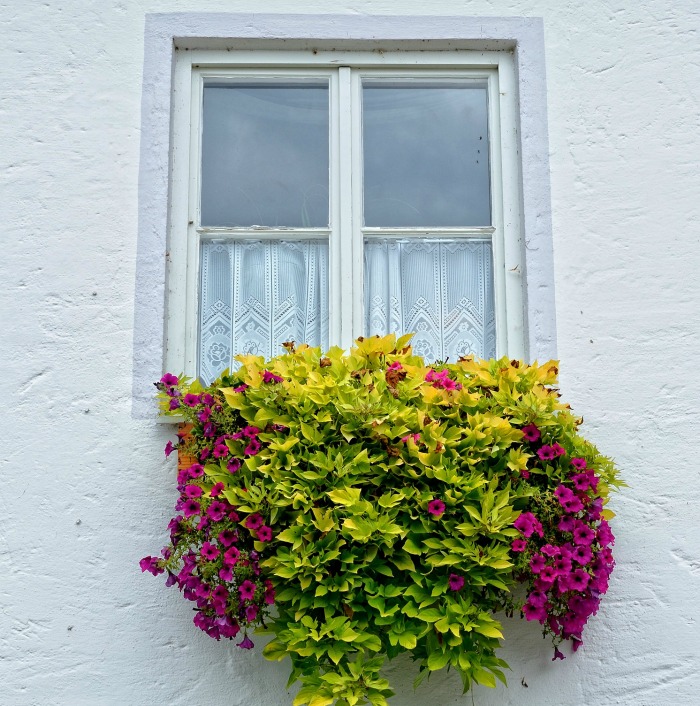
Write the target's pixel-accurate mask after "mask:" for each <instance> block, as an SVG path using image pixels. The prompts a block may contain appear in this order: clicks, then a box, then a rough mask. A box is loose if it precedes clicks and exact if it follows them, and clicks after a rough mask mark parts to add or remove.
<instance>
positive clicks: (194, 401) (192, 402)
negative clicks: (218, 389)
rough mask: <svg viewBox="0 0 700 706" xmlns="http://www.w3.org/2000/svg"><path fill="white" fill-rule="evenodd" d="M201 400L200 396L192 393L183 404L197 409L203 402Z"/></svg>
mask: <svg viewBox="0 0 700 706" xmlns="http://www.w3.org/2000/svg"><path fill="white" fill-rule="evenodd" d="M201 401H202V400H201V398H200V396H199V395H195V394H193V393H191V392H188V393H187V394H186V395H185V396H184V397H183V398H182V402H183V403H184V404H186V405H187V406H188V407H196V406H197V405H198V404H200V402H201Z"/></svg>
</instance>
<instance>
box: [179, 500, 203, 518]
mask: <svg viewBox="0 0 700 706" xmlns="http://www.w3.org/2000/svg"><path fill="white" fill-rule="evenodd" d="M201 509H202V508H201V506H200V505H199V503H198V502H197V501H196V500H188V501H187V502H186V503H185V504H184V505H183V506H182V514H183V515H184V516H185V517H194V516H195V515H198V514H199V512H200V510H201Z"/></svg>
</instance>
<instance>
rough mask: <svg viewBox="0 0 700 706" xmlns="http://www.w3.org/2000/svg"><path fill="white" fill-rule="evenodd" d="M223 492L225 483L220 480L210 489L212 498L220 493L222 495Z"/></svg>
mask: <svg viewBox="0 0 700 706" xmlns="http://www.w3.org/2000/svg"><path fill="white" fill-rule="evenodd" d="M223 492H224V484H223V483H221V482H220V481H219V482H218V483H214V485H213V486H212V488H211V490H210V491H209V495H211V497H212V498H216V497H218V496H219V495H221V493H223Z"/></svg>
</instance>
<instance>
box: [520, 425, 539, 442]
mask: <svg viewBox="0 0 700 706" xmlns="http://www.w3.org/2000/svg"><path fill="white" fill-rule="evenodd" d="M520 431H522V433H523V438H524V439H525V441H530V442H533V441H537V440H538V439H539V438H540V437H541V436H542V434H541V433H540V430H539V429H538V428H537V427H536V426H535V425H534V424H527V425H526V426H524V427H523V428H522V429H521V430H520Z"/></svg>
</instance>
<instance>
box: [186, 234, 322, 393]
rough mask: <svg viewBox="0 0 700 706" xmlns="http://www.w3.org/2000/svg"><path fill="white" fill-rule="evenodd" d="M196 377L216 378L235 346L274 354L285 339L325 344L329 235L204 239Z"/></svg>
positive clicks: (237, 349)
mask: <svg viewBox="0 0 700 706" xmlns="http://www.w3.org/2000/svg"><path fill="white" fill-rule="evenodd" d="M200 293H201V299H200V315H199V377H200V379H201V380H202V381H203V382H205V383H208V382H211V381H212V380H213V379H214V378H216V377H217V375H218V374H219V373H221V371H223V370H224V369H225V368H228V367H230V366H231V365H232V357H233V355H236V354H238V353H246V354H247V353H252V354H254V355H263V356H265V357H271V356H274V355H278V354H279V353H281V352H282V347H281V346H282V343H284V342H285V341H296V342H297V343H301V342H305V343H308V344H309V345H312V346H321V347H323V348H327V347H328V243H327V242H326V241H320V240H299V241H279V240H278V241H253V240H238V241H228V242H225V243H221V242H204V243H203V244H202V264H201V285H200Z"/></svg>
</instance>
